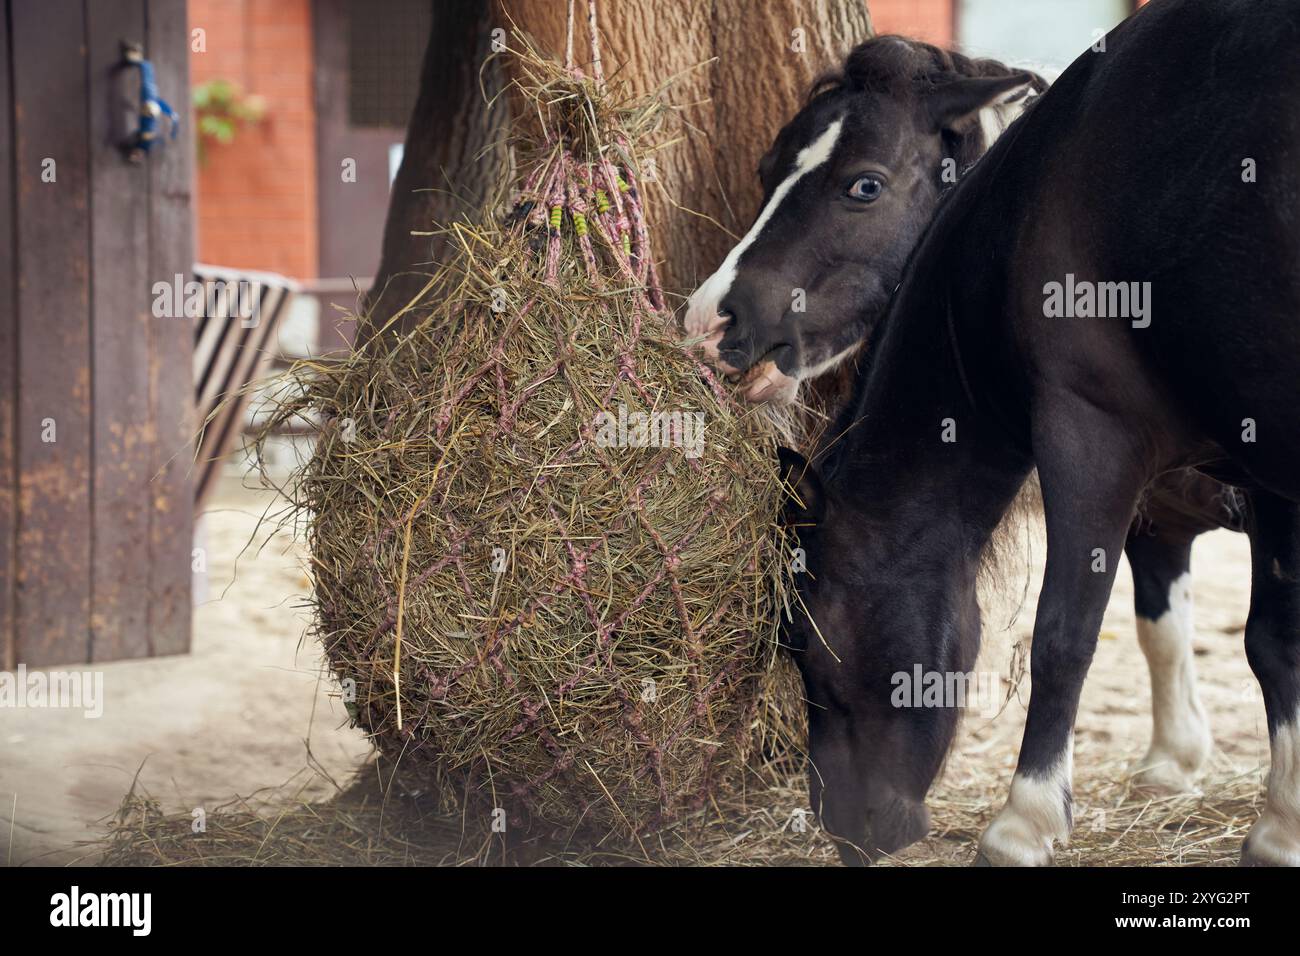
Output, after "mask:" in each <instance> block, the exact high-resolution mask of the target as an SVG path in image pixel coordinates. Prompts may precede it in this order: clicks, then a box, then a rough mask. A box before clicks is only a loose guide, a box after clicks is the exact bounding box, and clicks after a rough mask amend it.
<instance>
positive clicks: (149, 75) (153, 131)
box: [125, 47, 181, 155]
mask: <svg viewBox="0 0 1300 956" xmlns="http://www.w3.org/2000/svg"><path fill="white" fill-rule="evenodd" d="M125 55H126V61H127V63H131V64H134V65H135V66H137V67H139V68H140V125H139V127H137V129H136V131H135V136H134V137H133V138H132V142H131V143H130V147H131V151H132V152H133V153H136V154H139V155H142V154H144V153H147V152H149V151H150V150H151V149H153V146H154V143H156V142H157V141H158V138H159V135H158V132H159V131H158V127H159V123H160V121H161V120H162V118H163V117H164V116H166V117H167V120H168V122H169V125H170V126H171V134H170V136H169V138H170V139H175V138H176V134H177V132H178V131H179V130H180V125H181V118H180V115H179V114H178V113H177V112H176V111H175V110H174V109H172V108H171V105H170V104H168V102H167V101H166V100H165V99H163V98H162V97H161V96H160V95H159V94H158V78H157V75H156V74H155V73H154V69H153V64H152V63H150V62H149V61H148V60H146V59H145V58H144V54H143V52H142V51H141V50H140V49H139V47H128V48H127V50H126V54H125Z"/></svg>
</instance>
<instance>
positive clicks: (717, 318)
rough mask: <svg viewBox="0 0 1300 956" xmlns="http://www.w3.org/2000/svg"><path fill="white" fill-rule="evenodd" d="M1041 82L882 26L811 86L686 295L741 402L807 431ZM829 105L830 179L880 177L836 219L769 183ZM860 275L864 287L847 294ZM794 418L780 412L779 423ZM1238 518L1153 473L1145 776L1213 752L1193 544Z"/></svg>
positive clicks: (691, 323)
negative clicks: (779, 408)
mask: <svg viewBox="0 0 1300 956" xmlns="http://www.w3.org/2000/svg"><path fill="white" fill-rule="evenodd" d="M1044 89H1046V83H1045V82H1044V81H1043V79H1042V78H1041V77H1039V76H1037V75H1036V74H1032V73H1025V72H1023V71H1016V70H1012V69H1010V68H1008V67H1007V66H1005V65H1004V64H1001V63H998V62H996V61H993V60H971V59H968V58H966V57H964V56H962V55H961V54H958V53H953V52H950V51H946V50H941V49H938V48H936V47H933V46H931V45H929V44H925V43H920V42H918V41H915V40H908V39H906V38H903V37H892V36H888V37H877V38H875V39H873V40H869V41H868V42H866V43H863V44H862V45H860V46H859V47H857V48H856V49H854V50H853V52H852V53H851V54H850V55H849V57H848V58H847V60H846V63H845V66H844V69H843V71H842V72H841V73H840V74H839V75H837V76H832V77H827V78H826V79H824V80H822V81H821V82H819V83H818V84H817V85H816V86H815V87H814V90H813V93H812V95H811V96H810V102H809V103H808V105H807V106H806V107H805V108H804V109H803V110H802V111H801V112H800V113H799V114H798V115H797V116H796V117H795V118H794V119H793V120H792V121H791V122H790V123H789V124H788V125H787V126H786V127H785V128H784V129H783V130H782V131H781V133H780V135H779V136H778V138H777V140H776V143H775V144H774V146H773V147H772V149H771V150H770V151H769V152H768V154H767V155H766V156H765V157H764V159H763V162H762V165H761V170H760V172H761V177H762V180H763V184H764V187H765V199H764V213H763V214H762V215H760V217H759V219H758V220H757V221H756V224H755V227H754V228H753V229H751V231H750V235H749V236H747V237H746V239H745V240H744V241H743V242H742V244H741V246H738V247H737V251H735V252H733V254H732V256H730V257H729V259H728V263H727V264H724V266H723V267H722V268H721V269H719V270H718V272H717V273H715V274H714V275H713V276H712V277H710V278H709V279H708V280H707V281H706V282H705V283H704V284H703V285H702V286H701V287H700V289H699V290H698V291H697V292H696V293H695V295H693V296H692V298H691V304H690V308H689V309H688V312H687V318H686V325H687V330H688V333H689V334H691V335H693V336H695V337H696V338H697V339H698V340H700V341H701V342H702V344H703V350H704V352H705V354H706V356H707V357H708V358H709V359H710V360H712V361H714V362H715V363H716V364H719V365H721V366H722V367H723V368H724V369H726V370H728V371H731V372H733V373H736V374H743V375H745V376H746V380H745V382H744V385H743V388H742V393H743V394H745V395H746V396H748V397H749V398H750V399H751V400H755V401H766V402H769V403H776V404H796V403H797V404H798V405H799V406H800V409H801V412H800V413H797V414H796V415H795V416H793V417H794V419H795V421H796V422H797V423H798V426H797V427H796V428H795V429H794V430H793V432H792V433H791V438H794V439H796V440H801V439H808V440H809V441H811V440H812V438H815V436H816V434H817V429H818V427H819V424H820V422H821V421H822V420H824V419H826V418H827V417H829V418H830V419H832V420H833V419H834V418H835V416H836V415H837V413H839V412H842V411H843V409H844V407H845V406H846V404H847V402H848V397H849V395H850V394H851V388H852V381H853V372H854V370H855V368H856V362H855V359H856V357H857V355H858V353H859V351H860V346H861V343H862V342H863V341H865V339H866V338H867V336H868V335H869V334H870V332H871V331H872V329H874V327H875V325H876V323H877V322H878V321H879V319H880V318H881V317H882V316H883V315H884V312H885V309H886V307H887V304H888V292H889V291H892V290H893V289H894V288H895V287H896V286H897V284H898V282H899V280H900V279H901V277H902V274H903V269H904V265H905V263H906V261H907V258H908V256H909V255H910V254H911V252H912V251H913V249H914V248H915V245H916V243H917V242H918V241H919V238H920V236H921V233H922V231H923V230H924V228H925V226H926V225H927V224H928V223H929V220H930V218H931V217H932V216H933V214H934V212H935V211H936V209H937V208H938V205H939V203H940V199H941V195H942V193H943V192H944V190H946V189H948V188H951V184H954V183H955V182H956V181H957V178H958V176H959V175H960V174H961V173H964V172H965V171H966V170H967V169H968V168H969V167H970V166H971V165H972V164H973V163H974V162H975V161H976V160H977V159H978V158H979V157H980V156H982V155H983V153H984V152H985V151H986V150H987V148H988V147H989V146H991V145H992V143H993V141H994V140H996V138H997V136H998V135H999V134H1000V133H1001V132H1002V131H1003V130H1005V129H1006V128H1007V126H1008V125H1009V124H1010V123H1011V122H1012V121H1013V120H1014V119H1015V118H1016V117H1018V116H1019V115H1020V113H1022V112H1023V111H1024V109H1026V108H1027V107H1028V106H1029V105H1031V104H1032V103H1033V97H1034V95H1035V94H1037V93H1041V92H1042V91H1043V90H1044ZM839 116H844V117H846V118H847V119H848V120H849V122H848V123H847V125H846V127H845V128H844V130H843V132H842V134H841V135H840V136H839V137H838V138H837V141H836V143H835V145H834V148H833V150H832V155H831V156H830V157H829V158H828V160H827V162H826V164H825V165H826V166H827V168H828V173H829V175H830V177H831V178H832V179H835V178H837V174H836V173H835V172H834V170H836V169H839V170H850V171H852V172H851V173H850V175H856V174H857V172H858V171H862V170H871V171H872V174H873V175H874V176H875V177H876V178H879V179H880V180H881V182H882V187H883V188H882V189H881V191H880V192H879V193H877V194H875V198H874V199H866V198H864V199H863V200H861V201H860V203H855V204H854V205H853V206H850V207H849V208H850V209H853V210H856V211H858V212H860V213H862V214H860V215H854V216H852V217H847V216H842V215H841V216H840V217H838V218H839V221H835V214H834V213H831V214H830V215H829V216H828V215H827V214H826V213H825V211H824V209H823V207H824V206H825V205H826V202H825V189H826V187H825V185H824V184H823V183H822V182H819V181H818V179H817V177H816V175H815V174H814V175H813V176H809V177H806V178H805V179H804V181H802V182H798V183H795V184H793V185H792V187H790V188H787V189H785V190H783V191H782V193H781V195H780V196H779V197H778V196H777V191H778V189H779V187H780V186H781V184H782V183H783V182H785V181H786V180H787V179H788V178H790V177H791V176H792V175H794V174H795V172H796V168H797V157H798V155H799V154H800V153H801V152H802V151H803V150H804V149H806V148H808V147H809V146H810V145H811V144H812V143H813V142H814V141H815V140H816V139H817V137H818V136H820V135H822V134H823V133H824V132H825V131H826V129H827V128H828V126H829V123H830V119H829V118H830V117H839ZM824 175H825V174H824ZM861 192H862V190H861V188H860V189H859V193H861ZM774 198H775V200H776V201H774ZM768 210H770V211H768ZM821 221H827V222H828V225H827V226H825V227H824V228H825V229H827V230H830V235H829V236H826V237H824V238H821V239H817V240H815V241H813V242H809V243H806V244H804V245H803V246H802V247H796V248H791V246H790V244H789V242H788V240H787V238H786V237H787V236H788V235H789V234H790V232H791V231H792V230H798V231H801V232H803V233H805V234H809V233H812V234H814V235H815V234H817V232H818V228H819V227H818V226H817V225H809V223H814V224H815V223H819V222H821ZM832 241H833V242H838V243H841V244H842V245H843V246H844V247H845V248H846V249H848V250H850V252H849V254H848V255H846V254H845V253H844V252H842V251H840V252H837V254H836V256H835V258H834V259H833V260H831V261H830V262H829V263H826V262H824V261H823V259H824V256H823V254H822V253H821V252H819V250H820V249H821V248H822V247H823V246H824V245H825V244H826V243H827V242H832ZM819 256H822V257H823V259H819ZM822 271H825V272H826V273H829V274H830V275H831V276H832V277H833V276H834V275H835V274H836V273H841V272H844V273H847V275H846V277H845V279H844V280H843V281H842V282H841V287H842V288H844V289H847V290H849V291H848V293H847V294H843V293H840V294H837V293H836V291H835V289H834V286H833V285H832V286H831V288H830V289H827V288H824V287H823V288H820V289H817V294H816V295H814V296H812V297H811V300H809V298H808V296H807V295H806V289H805V305H806V308H805V309H804V311H803V312H802V313H800V312H797V311H796V310H795V309H794V308H793V305H792V299H793V295H792V290H795V289H799V288H804V287H803V286H801V285H800V283H807V282H808V278H807V277H809V276H812V277H813V280H812V282H811V283H810V284H811V285H812V286H813V287H814V288H815V289H816V287H817V286H818V281H817V280H818V278H819V277H820V276H819V273H820V272H822ZM787 283H788V286H787ZM855 287H856V288H858V289H862V288H865V289H866V290H867V292H866V294H865V295H863V294H858V295H856V296H855V295H854V294H853V291H852V290H853V289H854V288H855ZM787 339H788V340H789V341H785V340H787ZM846 343H847V344H846ZM720 348H725V350H726V353H727V357H726V359H725V360H724V359H723V357H722V355H721V353H720V351H719V349H720ZM729 363H734V364H729ZM801 385H803V387H802V388H801ZM791 417H792V416H790V415H789V414H785V413H783V414H779V415H778V416H777V418H778V420H779V421H781V422H782V423H783V424H784V423H788V422H789V421H790V420H791ZM810 436H811V437H810ZM801 443H802V442H801ZM1242 520H1243V513H1242V509H1241V501H1240V498H1239V497H1238V495H1237V493H1236V492H1235V491H1234V489H1232V488H1231V487H1229V486H1226V485H1223V484H1221V483H1219V482H1217V481H1215V480H1213V479H1211V478H1209V477H1207V476H1205V475H1201V474H1199V473H1197V472H1195V471H1192V470H1190V469H1183V470H1181V471H1176V472H1172V473H1169V474H1165V475H1161V476H1159V477H1158V478H1157V479H1156V480H1155V481H1154V482H1153V483H1152V486H1151V488H1149V489H1148V491H1147V494H1146V497H1145V501H1144V503H1143V506H1142V508H1141V514H1140V516H1139V518H1138V519H1137V520H1135V522H1134V524H1133V526H1132V528H1131V529H1130V532H1129V537H1128V540H1127V542H1126V545H1125V550H1126V552H1127V554H1128V557H1129V563H1130V566H1131V568H1132V572H1133V577H1134V585H1135V587H1134V603H1135V606H1136V607H1135V610H1136V617H1137V630H1138V640H1139V644H1140V646H1141V648H1142V650H1143V653H1144V655H1145V657H1146V660H1147V663H1148V669H1149V671H1150V677H1151V686H1152V725H1153V729H1152V737H1151V744H1150V746H1149V747H1148V749H1147V751H1146V753H1145V755H1144V756H1143V757H1142V758H1141V759H1140V760H1138V761H1137V762H1136V764H1135V766H1134V767H1133V771H1134V780H1135V782H1136V783H1138V784H1139V785H1141V786H1143V787H1146V788H1150V789H1155V790H1159V791H1165V792H1185V791H1190V790H1194V789H1195V785H1196V779H1197V777H1198V776H1199V774H1200V771H1201V769H1202V767H1203V766H1204V764H1205V762H1206V761H1207V759H1208V757H1209V755H1210V752H1211V749H1212V740H1211V736H1210V731H1209V726H1208V723H1207V721H1206V718H1205V711H1204V709H1203V708H1202V707H1201V704H1200V700H1199V696H1198V693H1197V687H1196V666H1195V661H1194V657H1193V649H1192V640H1193V637H1194V631H1195V628H1194V622H1193V617H1192V596H1191V587H1190V578H1191V550H1192V543H1193V541H1194V540H1195V538H1196V537H1197V536H1198V535H1200V534H1201V533H1203V532H1205V531H1210V530H1213V529H1215V528H1220V527H1226V528H1232V529H1235V530H1241V529H1242Z"/></svg>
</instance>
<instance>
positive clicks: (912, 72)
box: [808, 34, 1048, 102]
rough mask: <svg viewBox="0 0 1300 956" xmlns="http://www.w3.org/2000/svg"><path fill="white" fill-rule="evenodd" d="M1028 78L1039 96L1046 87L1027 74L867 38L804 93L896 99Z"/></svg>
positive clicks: (919, 45)
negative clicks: (958, 83) (969, 83)
mask: <svg viewBox="0 0 1300 956" xmlns="http://www.w3.org/2000/svg"><path fill="white" fill-rule="evenodd" d="M1014 73H1029V75H1030V76H1031V77H1033V82H1032V86H1033V88H1034V92H1035V93H1042V92H1044V91H1045V90H1046V89H1047V86H1048V83H1047V80H1045V79H1044V78H1043V77H1041V76H1039V75H1038V74H1037V73H1034V72H1032V71H1030V70H1023V69H1018V68H1014V67H1010V66H1007V65H1006V64H1005V63H1002V62H1000V61H999V60H991V59H986V58H973V57H968V56H966V55H965V54H962V53H958V52H956V51H954V50H945V49H943V48H942V47H937V46H934V45H933V44H930V43H924V42H922V41H921V40H913V39H911V38H910V37H905V36H895V35H892V34H891V35H887V36H878V37H872V38H871V39H870V40H867V41H866V42H865V43H860V44H858V45H857V46H855V47H854V48H853V49H852V50H851V51H849V55H848V56H847V57H845V60H844V66H843V67H842V68H841V69H839V70H836V71H834V72H831V73H827V74H824V75H822V76H821V77H819V78H818V79H817V80H816V81H814V82H813V85H812V87H811V89H810V90H809V92H808V102H812V101H813V100H815V99H817V98H819V97H820V96H822V95H823V94H827V93H841V92H846V93H887V94H891V95H895V96H897V95H900V94H904V93H906V92H908V91H911V92H913V93H916V94H924V93H927V92H930V91H932V90H934V89H937V88H938V87H940V86H943V85H944V84H945V83H951V82H953V81H954V80H959V79H970V78H972V77H990V76H1011V75H1012V74H1014Z"/></svg>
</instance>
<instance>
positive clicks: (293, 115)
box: [189, 0, 318, 278]
mask: <svg viewBox="0 0 1300 956" xmlns="http://www.w3.org/2000/svg"><path fill="white" fill-rule="evenodd" d="M189 16H190V29H191V31H193V30H194V29H195V28H202V29H203V30H205V31H206V45H207V50H206V52H202V53H200V52H195V51H193V50H192V49H191V52H190V69H191V73H192V77H193V80H192V82H194V83H195V84H196V85H197V84H199V83H202V82H204V81H206V80H213V79H224V80H231V81H234V82H236V83H238V84H240V86H242V87H243V89H244V91H245V92H246V93H250V94H258V95H260V96H262V97H263V98H264V99H265V101H266V117H265V118H264V119H263V120H262V122H261V123H260V124H258V125H256V126H253V127H247V128H244V129H241V130H240V131H239V132H238V134H237V135H236V137H235V141H234V143H232V144H230V145H229V146H221V145H217V144H208V146H207V147H206V153H207V158H206V162H205V163H204V164H203V165H202V167H201V168H200V169H199V170H198V177H197V178H198V182H197V191H198V257H199V259H200V260H201V261H204V262H212V263H216V264H218V265H227V266H236V267H240V268H248V269H266V270H270V271H272V272H281V273H284V274H285V275H288V276H292V277H295V278H313V277H315V275H316V272H317V263H318V253H317V214H316V109H315V101H314V97H313V88H312V33H311V3H310V0H189Z"/></svg>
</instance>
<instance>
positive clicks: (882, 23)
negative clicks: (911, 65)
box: [867, 0, 955, 47]
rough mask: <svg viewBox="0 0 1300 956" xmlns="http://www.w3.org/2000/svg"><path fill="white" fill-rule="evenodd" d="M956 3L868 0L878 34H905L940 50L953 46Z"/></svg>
mask: <svg viewBox="0 0 1300 956" xmlns="http://www.w3.org/2000/svg"><path fill="white" fill-rule="evenodd" d="M954 3H955V0H867V6H868V7H869V8H870V9H871V23H872V26H874V27H875V30H876V32H877V33H902V34H904V35H905V36H910V37H914V38H915V39H917V40H925V41H926V42H927V43H934V44H936V45H938V46H944V47H949V46H952V26H953V19H954V17H953V4H954Z"/></svg>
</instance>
